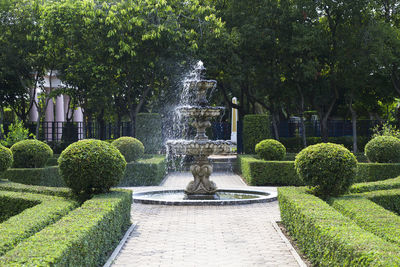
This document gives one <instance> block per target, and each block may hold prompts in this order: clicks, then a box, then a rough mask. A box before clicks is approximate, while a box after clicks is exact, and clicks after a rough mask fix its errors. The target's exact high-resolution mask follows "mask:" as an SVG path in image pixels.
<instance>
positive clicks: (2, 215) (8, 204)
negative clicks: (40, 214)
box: [0, 195, 38, 224]
mask: <svg viewBox="0 0 400 267" xmlns="http://www.w3.org/2000/svg"><path fill="white" fill-rule="evenodd" d="M37 204H38V203H37V202H35V201H28V200H26V199H20V198H13V197H5V196H1V195H0V224H1V223H2V222H4V221H5V220H8V219H9V218H10V217H13V216H15V215H17V214H18V213H20V212H22V211H23V210H26V209H29V208H32V207H33V206H35V205H37Z"/></svg>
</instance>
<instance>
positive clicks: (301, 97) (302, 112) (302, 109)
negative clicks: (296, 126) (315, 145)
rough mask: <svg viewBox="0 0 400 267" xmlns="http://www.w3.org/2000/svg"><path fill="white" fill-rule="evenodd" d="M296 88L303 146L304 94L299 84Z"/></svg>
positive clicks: (304, 131)
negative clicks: (298, 96)
mask: <svg viewBox="0 0 400 267" xmlns="http://www.w3.org/2000/svg"><path fill="white" fill-rule="evenodd" d="M297 89H298V91H299V95H300V127H301V139H302V141H303V147H307V136H306V126H305V124H304V95H303V93H302V91H301V88H300V86H299V85H297Z"/></svg>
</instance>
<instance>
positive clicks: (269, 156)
mask: <svg viewBox="0 0 400 267" xmlns="http://www.w3.org/2000/svg"><path fill="white" fill-rule="evenodd" d="M256 153H257V155H258V156H259V157H260V158H261V159H263V160H283V159H284V158H285V156H286V148H285V146H284V145H282V143H281V142H279V141H277V140H275V139H265V140H263V141H261V142H260V143H258V144H257V145H256Z"/></svg>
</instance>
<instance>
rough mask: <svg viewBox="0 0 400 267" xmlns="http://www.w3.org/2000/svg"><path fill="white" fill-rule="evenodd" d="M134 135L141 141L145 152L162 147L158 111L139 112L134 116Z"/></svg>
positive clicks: (156, 151)
mask: <svg viewBox="0 0 400 267" xmlns="http://www.w3.org/2000/svg"><path fill="white" fill-rule="evenodd" d="M135 129H136V137H137V138H138V139H139V140H141V141H142V142H143V145H144V148H145V152H146V153H147V154H155V153H158V152H159V151H160V150H161V148H162V135H161V116H160V114H158V113H139V114H138V115H137V116H136V123H135Z"/></svg>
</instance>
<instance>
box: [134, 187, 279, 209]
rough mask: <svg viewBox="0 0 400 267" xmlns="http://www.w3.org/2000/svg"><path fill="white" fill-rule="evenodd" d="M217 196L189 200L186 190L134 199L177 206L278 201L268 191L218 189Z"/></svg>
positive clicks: (143, 194)
mask: <svg viewBox="0 0 400 267" xmlns="http://www.w3.org/2000/svg"><path fill="white" fill-rule="evenodd" d="M215 195H216V198H214V199H187V196H186V194H185V191H184V190H160V191H148V192H140V193H135V194H133V195H132V198H133V202H135V203H142V204H157V205H177V206H203V205H204V206H205V205H243V204H252V203H265V202H272V201H275V200H277V193H276V192H268V191H254V190H241V189H218V190H217V192H216V194H215Z"/></svg>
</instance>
